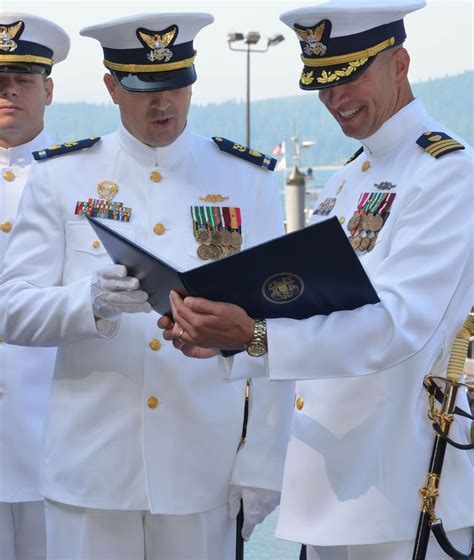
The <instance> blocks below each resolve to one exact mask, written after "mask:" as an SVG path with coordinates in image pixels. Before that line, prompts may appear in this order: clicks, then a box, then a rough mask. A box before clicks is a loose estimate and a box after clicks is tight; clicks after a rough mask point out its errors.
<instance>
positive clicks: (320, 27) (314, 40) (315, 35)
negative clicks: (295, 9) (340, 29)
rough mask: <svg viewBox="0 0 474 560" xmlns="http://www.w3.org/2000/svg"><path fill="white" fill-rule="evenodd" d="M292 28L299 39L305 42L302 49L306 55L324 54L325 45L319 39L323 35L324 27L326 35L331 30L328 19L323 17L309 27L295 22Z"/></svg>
mask: <svg viewBox="0 0 474 560" xmlns="http://www.w3.org/2000/svg"><path fill="white" fill-rule="evenodd" d="M326 24H327V27H326ZM294 29H295V31H296V34H297V35H298V37H299V38H300V39H301V41H303V43H306V46H305V48H304V49H303V51H304V52H305V53H306V54H307V55H308V56H311V55H313V54H314V55H316V56H324V54H325V53H326V50H327V47H326V45H325V44H324V43H322V42H321V39H322V37H323V35H324V31H325V29H326V30H327V33H326V35H329V33H330V31H331V22H330V21H329V20H326V19H324V20H323V21H320V22H319V23H318V24H317V25H315V26H314V27H312V28H310V29H308V28H304V27H301V26H300V25H298V24H295V25H294Z"/></svg>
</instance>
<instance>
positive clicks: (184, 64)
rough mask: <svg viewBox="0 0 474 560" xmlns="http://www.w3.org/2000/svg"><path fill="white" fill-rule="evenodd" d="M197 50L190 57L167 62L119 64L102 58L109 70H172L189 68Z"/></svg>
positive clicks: (131, 71)
mask: <svg viewBox="0 0 474 560" xmlns="http://www.w3.org/2000/svg"><path fill="white" fill-rule="evenodd" d="M196 55H197V52H195V53H194V55H193V56H192V57H191V58H186V59H185V60H178V61H176V62H167V63H166V64H119V63H117V62H111V61H110V60H106V59H105V60H104V66H105V67H106V68H108V69H109V70H116V71H117V72H129V73H131V74H140V73H142V72H171V71H172V70H181V69H182V68H189V67H190V66H192V65H193V64H194V59H195V58H196Z"/></svg>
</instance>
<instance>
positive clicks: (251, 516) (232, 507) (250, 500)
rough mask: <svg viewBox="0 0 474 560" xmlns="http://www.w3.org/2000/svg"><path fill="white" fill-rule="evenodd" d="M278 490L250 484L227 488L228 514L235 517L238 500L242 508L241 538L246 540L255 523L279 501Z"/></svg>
mask: <svg viewBox="0 0 474 560" xmlns="http://www.w3.org/2000/svg"><path fill="white" fill-rule="evenodd" d="M280 496H281V494H280V492H277V491H275V490H267V489H265V488H253V487H251V486H236V485H233V484H231V486H230V489H229V499H228V503H229V516H230V518H231V519H235V518H236V517H237V515H238V514H239V511H240V501H241V500H242V503H243V508H244V524H243V527H242V538H243V539H244V540H245V541H248V540H249V538H250V535H251V534H252V531H253V530H254V529H255V525H258V524H259V523H261V522H262V521H263V520H264V519H265V517H267V515H269V514H270V513H271V512H272V511H273V510H274V509H275V508H276V507H277V505H278V504H279V503H280Z"/></svg>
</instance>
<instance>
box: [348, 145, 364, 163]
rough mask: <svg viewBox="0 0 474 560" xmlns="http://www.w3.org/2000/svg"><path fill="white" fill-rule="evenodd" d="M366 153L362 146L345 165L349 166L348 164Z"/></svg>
mask: <svg viewBox="0 0 474 560" xmlns="http://www.w3.org/2000/svg"><path fill="white" fill-rule="evenodd" d="M363 151H364V148H363V147H362V146H361V147H360V148H359V149H358V150H357V152H355V154H352V155H351V157H350V158H349V159H348V160H347V161H346V163H345V164H344V165H347V164H348V163H350V162H351V161H354V160H355V159H356V158H358V157H359V156H360V154H361V153H362V152H363Z"/></svg>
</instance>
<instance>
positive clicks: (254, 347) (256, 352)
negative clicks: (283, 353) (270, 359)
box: [247, 342, 267, 358]
mask: <svg viewBox="0 0 474 560" xmlns="http://www.w3.org/2000/svg"><path fill="white" fill-rule="evenodd" d="M266 351H267V349H266V348H265V344H262V343H261V342H254V343H252V344H249V346H248V348H247V353H248V354H249V355H250V356H253V357H254V358H258V357H259V356H263V355H264V354H265V352H266Z"/></svg>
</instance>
